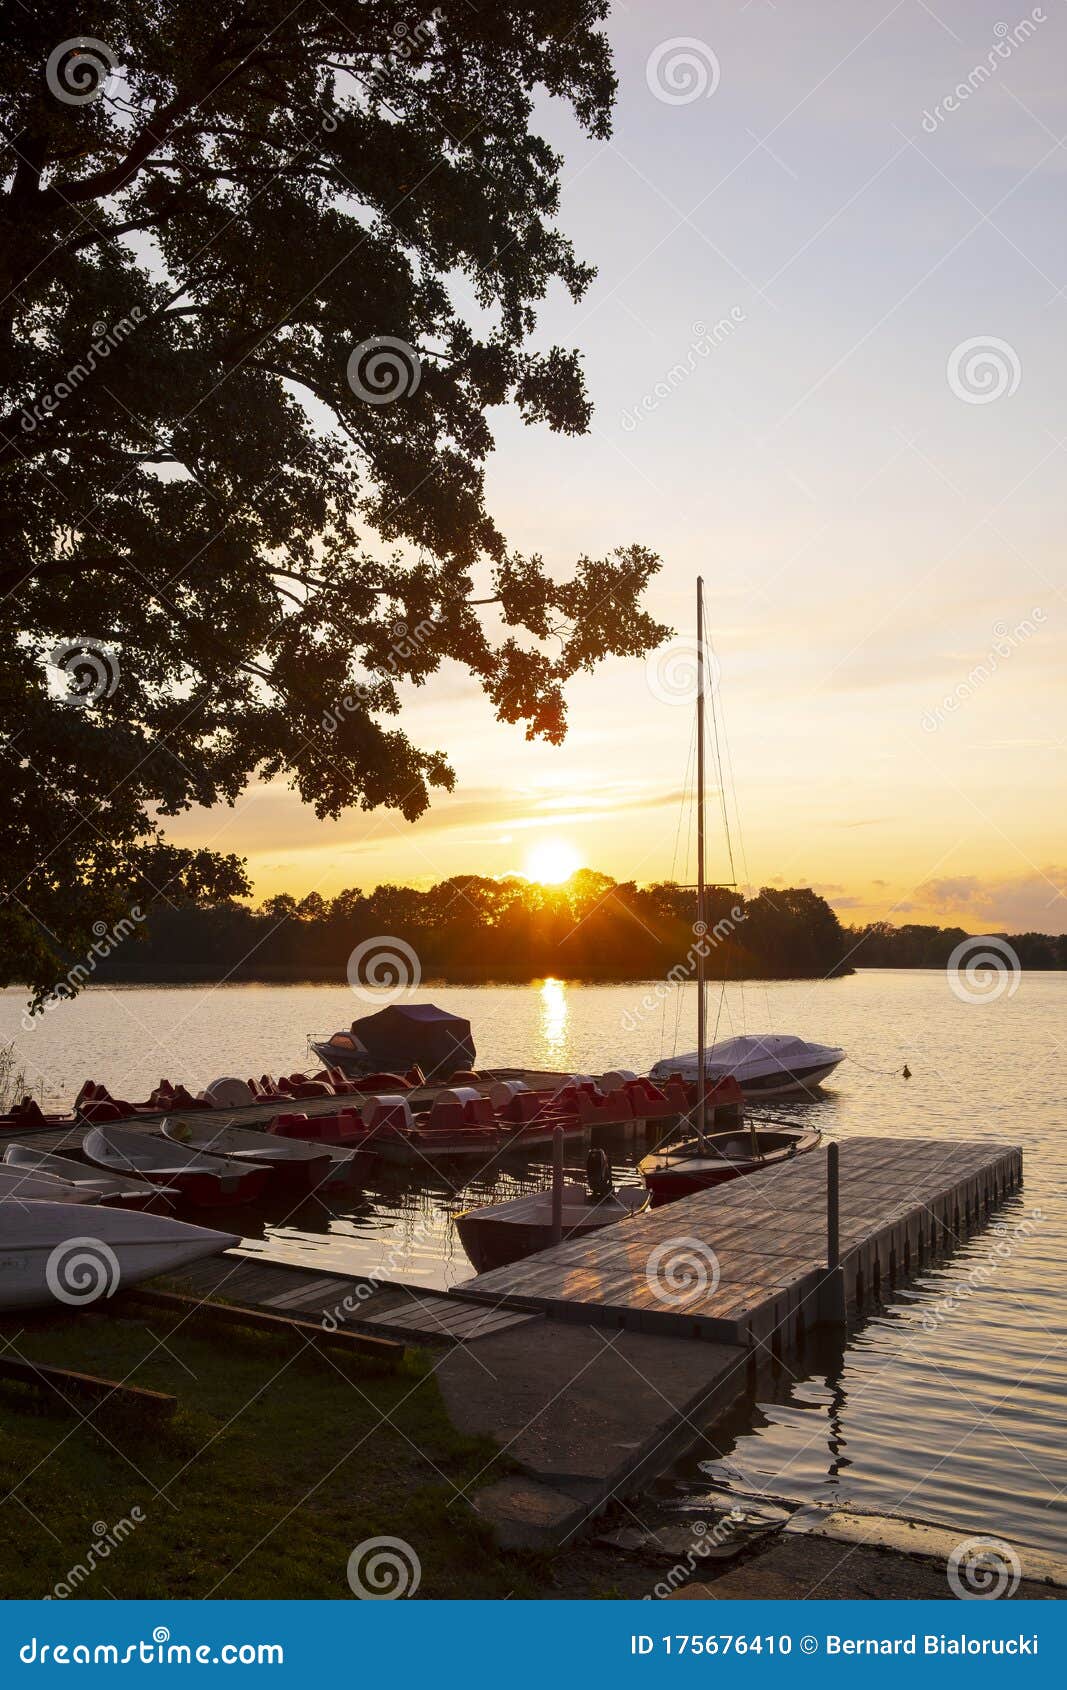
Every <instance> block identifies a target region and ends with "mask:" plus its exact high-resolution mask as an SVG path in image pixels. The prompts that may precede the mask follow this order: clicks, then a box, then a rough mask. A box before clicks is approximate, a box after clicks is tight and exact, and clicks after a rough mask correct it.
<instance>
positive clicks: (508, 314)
mask: <svg viewBox="0 0 1067 1690" xmlns="http://www.w3.org/2000/svg"><path fill="white" fill-rule="evenodd" d="M606 11H607V0H592V3H590V0H524V3H519V0H494V4H493V5H492V6H471V5H470V4H469V3H468V0H443V3H442V4H441V5H438V6H436V7H434V8H432V9H430V8H427V7H423V6H420V5H412V4H410V0H404V3H403V4H391V3H387V0H379V3H367V0H362V3H357V0H336V3H335V4H331V5H330V6H329V7H313V8H307V7H295V8H294V7H293V6H292V5H291V3H290V0H217V3H216V4H214V5H212V6H204V5H203V4H202V0H137V3H134V0H101V3H100V4H99V5H98V6H97V7H95V8H94V11H93V14H92V26H91V27H92V28H93V30H94V32H95V36H96V38H95V39H94V40H91V41H86V40H84V39H83V38H81V36H80V31H81V30H82V29H84V28H85V27H86V23H85V17H84V14H83V12H82V11H81V10H80V9H79V8H77V7H75V6H74V5H72V4H69V3H67V0H52V3H47V0H46V3H43V4H39V5H37V6H35V7H20V8H16V9H14V10H13V11H9V12H8V14H7V24H8V28H7V38H6V41H5V53H4V61H3V67H2V71H0V108H2V117H3V124H2V127H3V132H4V134H5V136H6V137H7V164H6V175H5V176H4V179H3V184H2V192H0V282H2V286H0V296H2V300H3V304H2V306H0V385H2V388H3V394H2V396H0V408H2V410H3V425H2V428H0V463H2V466H3V489H4V497H3V502H2V508H0V537H2V542H3V543H2V545H0V594H2V595H3V601H2V609H0V617H2V619H3V625H2V627H0V636H2V647H0V649H2V651H3V664H4V668H3V677H2V685H3V697H4V704H5V713H6V717H7V724H6V726H5V729H4V734H3V738H2V740H0V750H2V751H3V753H4V764H3V767H4V776H5V779H4V788H5V803H4V806H3V817H2V821H0V829H2V832H0V847H2V851H3V858H4V862H5V870H6V873H7V882H6V887H5V900H4V903H3V907H2V910H0V918H2V925H0V971H2V972H3V974H4V977H5V978H9V979H10V978H18V979H27V978H29V979H30V980H31V981H32V982H33V983H34V985H35V986H36V987H37V989H38V990H39V991H47V989H48V987H49V985H50V984H51V982H52V981H54V980H55V979H56V977H57V974H58V973H59V972H60V971H61V960H62V958H63V957H64V956H65V955H70V954H71V953H74V954H78V953H79V952H81V951H82V950H83V949H84V948H85V946H86V944H87V941H88V939H89V937H90V934H91V931H92V930H93V924H94V923H97V924H98V923H99V922H100V921H101V920H104V921H110V920H112V919H113V918H114V917H116V916H117V915H118V914H119V913H120V912H123V911H125V909H126V908H127V906H128V905H129V904H130V902H131V901H134V900H136V899H140V898H144V899H147V900H149V901H150V902H155V901H157V900H159V899H161V898H162V899H165V900H166V901H168V902H177V903H181V901H182V900H185V899H191V898H192V899H195V898H208V899H210V898H215V897H228V896H231V895H234V894H239V893H240V892H242V891H243V890H246V889H247V887H246V880H245V876H244V871H243V867H242V865H241V864H239V863H238V862H237V861H236V860H235V859H234V858H232V857H229V858H227V857H220V856H219V855H217V854H216V853H214V852H211V851H210V850H204V851H202V852H196V853H189V852H183V851H179V850H176V849H175V848H174V847H172V846H169V845H168V844H167V843H166V842H165V839H164V837H163V835H162V833H161V831H160V830H161V827H165V822H166V818H167V817H168V816H173V815H175V814H177V813H179V812H180V811H182V810H184V809H187V808H189V807H190V806H192V805H194V804H196V805H212V804H215V803H218V802H220V801H224V802H228V803H233V802H234V801H235V800H236V799H237V798H238V797H239V795H240V794H241V793H242V792H243V790H244V789H245V787H246V786H247V784H248V782H249V781H250V780H252V779H253V778H257V777H258V778H279V777H280V778H285V779H287V780H288V781H289V782H290V783H291V784H292V785H293V786H294V787H295V788H296V790H297V791H298V792H299V794H300V795H301V797H302V798H303V800H304V801H305V802H307V803H308V804H309V805H312V806H313V807H314V809H315V811H316V813H317V814H318V815H319V816H320V817H334V816H337V815H338V814H339V813H340V812H341V811H343V810H344V809H346V808H348V807H351V806H355V805H359V806H362V807H363V808H366V809H370V808H374V807H376V806H380V805H387V806H391V807H394V808H396V809H398V810H399V811H401V813H402V814H403V815H404V816H406V817H407V818H408V819H410V820H414V819H415V818H417V817H418V816H419V815H420V814H421V813H422V812H423V811H424V810H425V809H426V807H427V805H428V803H429V800H430V793H431V789H432V788H434V787H445V788H450V787H451V786H452V784H453V775H452V771H451V769H450V768H449V765H448V761H447V757H446V753H445V751H444V750H443V749H442V748H440V747H436V746H431V747H426V748H424V747H420V746H416V745H414V744H412V742H411V741H410V740H409V738H408V737H407V735H406V734H405V733H404V731H403V729H402V727H400V726H399V725H397V724H396V723H395V720H394V721H393V722H391V721H390V718H394V719H395V718H396V717H397V716H398V714H399V713H400V710H401V691H400V685H401V683H403V682H405V681H407V682H413V683H415V684H422V683H424V682H425V681H426V680H427V678H428V677H429V676H431V675H432V674H433V673H434V672H435V671H437V670H438V669H439V668H440V666H441V664H442V663H444V662H445V661H446V660H454V661H456V662H458V663H460V664H462V665H463V666H464V667H465V668H466V669H467V670H468V671H469V672H470V673H471V674H473V675H474V676H475V677H476V678H477V680H478V681H479V683H480V684H481V686H482V687H483V689H484V691H485V693H486V694H487V695H488V697H489V699H490V700H491V701H492V703H493V705H494V707H495V710H496V714H497V716H498V717H499V718H500V719H501V720H502V721H505V722H512V723H516V722H522V723H525V724H526V730H527V734H528V735H529V736H531V737H532V736H535V735H541V736H544V737H546V738H547V739H549V740H550V741H553V742H558V741H559V740H560V739H561V738H562V736H563V734H564V732H565V725H566V710H565V703H564V685H565V683H566V681H567V680H568V678H569V677H571V676H573V675H574V674H575V673H576V672H577V671H579V670H583V669H590V668H592V667H594V666H595V665H596V664H597V663H598V662H599V661H600V660H601V659H602V658H603V657H605V656H606V655H608V654H616V655H624V656H640V655H642V654H643V653H644V652H645V651H646V650H648V649H650V648H651V647H652V646H653V645H655V644H657V643H658V642H659V641H660V640H661V639H662V638H663V637H664V636H665V635H666V633H667V630H666V629H665V628H663V627H661V626H660V625H659V624H657V623H656V622H655V621H654V620H653V619H652V618H651V617H650V616H649V615H648V614H647V612H645V611H644V610H643V609H642V608H641V604H640V599H641V595H642V592H643V590H644V588H645V586H646V584H647V582H648V580H649V578H650V577H651V576H652V574H653V573H654V572H655V570H656V569H657V568H658V567H659V564H658V559H657V558H656V557H655V555H654V554H653V553H651V552H650V551H648V550H646V549H645V548H644V547H642V546H639V545H626V546H623V547H621V548H620V549H617V550H615V551H614V552H611V553H609V554H608V555H607V556H605V557H602V558H599V559H593V558H589V557H586V556H582V557H579V558H578V559H577V560H576V561H575V562H574V564H573V565H572V566H571V567H570V569H569V571H568V572H567V573H566V575H565V578H563V579H558V578H557V577H556V576H555V575H553V574H552V573H550V572H549V570H548V568H547V567H546V565H545V563H544V561H543V560H542V559H541V558H540V557H539V556H536V555H535V556H521V555H519V554H518V553H517V552H515V551H514V550H513V549H511V548H509V546H508V544H507V542H506V540H505V538H504V536H503V535H502V534H501V532H500V530H499V529H498V527H497V526H496V524H495V522H494V521H493V518H492V516H491V515H490V513H489V512H488V511H487V509H486V507H485V503H484V498H483V490H484V489H483V471H484V463H485V460H486V457H487V455H488V453H489V452H490V451H491V449H492V445H493V438H492V433H491V431H490V426H489V422H488V420H487V413H488V412H489V411H490V410H491V409H492V408H493V407H496V406H502V405H505V404H509V403H510V404H514V405H515V406H517V407H518V410H519V412H520V414H521V415H522V417H523V418H524V420H525V421H526V422H527V423H544V424H546V425H547V426H548V427H550V428H552V429H554V430H556V431H558V432H562V433H566V434H577V433H580V432H582V431H583V430H584V429H585V428H586V426H587V424H588V419H589V414H590V405H589V400H588V398H587V395H586V392H585V388H584V384H583V380H582V375H581V370H580V365H579V360H578V357H577V355H576V354H575V353H574V352H570V351H566V350H563V349H561V348H559V347H549V348H546V347H543V346H537V345H534V344H533V335H534V331H535V328H536V320H537V304H538V302H539V301H540V300H541V299H542V298H543V297H544V295H545V293H546V291H547V289H548V288H549V287H550V285H552V284H554V283H561V284H562V285H563V286H564V287H565V288H567V289H568V290H569V292H570V293H571V295H572V296H573V297H574V298H576V299H577V298H579V297H580V296H581V295H582V293H583V292H584V291H585V289H586V288H587V287H588V284H589V282H590V279H591V276H592V274H593V272H592V271H591V270H590V269H589V268H588V266H586V265H584V264H582V263H581V262H579V260H578V259H577V257H576V256H575V254H574V252H573V250H572V248H571V246H570V244H569V242H568V241H567V240H566V239H565V238H564V237H563V235H562V234H561V233H560V232H559V230H558V229H557V228H555V227H554V224H553V217H554V213H555V212H556V210H557V207H558V199H559V173H560V166H561V159H560V157H559V155H558V154H557V153H556V152H555V151H554V150H553V149H552V148H551V147H549V146H548V144H547V143H546V142H545V141H544V140H543V139H542V138H541V137H540V136H539V135H537V134H536V133H535V132H534V131H533V129H532V127H531V117H532V110H533V96H534V92H535V90H547V91H548V93H549V94H550V95H551V96H555V97H557V98H559V99H561V100H564V101H566V102H568V103H569V104H570V105H571V106H572V107H573V110H574V112H575V114H576V116H577V118H578V120H579V122H580V123H581V124H582V125H583V126H584V128H585V129H586V130H587V131H588V132H589V133H590V134H591V135H593V136H595V137H605V136H606V135H607V134H608V132H609V115H610V108H611V102H612V98H613V92H614V78H613V74H612V70H611V63H610V56H609V51H608V47H607V44H606V41H605V38H604V36H603V34H602V33H601V31H600V29H599V28H598V25H599V23H600V22H601V21H602V19H603V17H604V15H605V13H606ZM109 71H110V72H111V74H108V73H109ZM42 654H48V655H49V656H50V658H51V663H50V666H47V667H46V666H45V665H44V664H43V663H42Z"/></svg>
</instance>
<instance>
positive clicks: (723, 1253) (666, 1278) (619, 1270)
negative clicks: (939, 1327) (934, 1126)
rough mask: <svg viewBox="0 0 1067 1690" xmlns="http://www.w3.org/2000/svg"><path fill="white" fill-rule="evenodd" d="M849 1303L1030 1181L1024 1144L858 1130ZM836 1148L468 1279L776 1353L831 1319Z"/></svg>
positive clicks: (547, 1303)
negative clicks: (828, 1296) (829, 1218)
mask: <svg viewBox="0 0 1067 1690" xmlns="http://www.w3.org/2000/svg"><path fill="white" fill-rule="evenodd" d="M840 1155H841V1205H840V1217H841V1218H840V1236H841V1266H842V1278H843V1289H844V1296H845V1301H846V1304H847V1306H849V1307H854V1306H856V1305H857V1304H858V1303H862V1301H863V1299H864V1296H865V1294H866V1293H867V1292H868V1291H870V1290H872V1289H873V1288H874V1287H876V1286H877V1285H878V1284H879V1283H880V1282H887V1281H888V1280H889V1279H890V1277H896V1278H900V1277H903V1276H904V1275H906V1274H907V1273H908V1272H910V1271H911V1270H912V1269H914V1268H916V1267H917V1266H918V1265H919V1263H920V1261H922V1260H923V1259H924V1258H925V1256H926V1255H927V1254H928V1253H929V1252H930V1251H931V1250H933V1249H937V1248H941V1247H945V1246H947V1245H951V1244H952V1243H953V1242H955V1241H958V1239H959V1237H960V1234H961V1233H962V1232H963V1231H964V1230H966V1229H967V1228H969V1227H971V1226H974V1225H977V1224H979V1223H980V1221H981V1220H982V1219H984V1217H985V1215H986V1214H987V1213H988V1210H989V1209H990V1207H991V1206H992V1205H993V1204H994V1203H996V1202H999V1201H1000V1199H1001V1198H1002V1197H1003V1196H1004V1195H1005V1194H1006V1193H1007V1192H1008V1191H1009V1190H1012V1189H1014V1188H1015V1186H1016V1185H1017V1184H1018V1183H1019V1181H1020V1179H1021V1177H1022V1152H1021V1151H1020V1150H1019V1149H1018V1148H1017V1147H1015V1146H1012V1145H1006V1144H998V1143H983V1142H980V1141H973V1140H963V1141H942V1140H931V1139H888V1138H854V1139H847V1140H845V1141H844V1142H843V1143H842V1144H841V1146H840ZM825 1265H826V1152H825V1150H819V1151H814V1152H812V1153H810V1154H809V1155H806V1156H803V1157H800V1158H798V1159H797V1160H796V1161H795V1162H787V1163H784V1164H783V1165H781V1166H780V1167H778V1168H775V1169H772V1170H769V1171H768V1172H767V1173H766V1174H756V1175H753V1176H750V1177H749V1178H747V1179H737V1180H732V1181H730V1182H729V1183H728V1184H726V1185H723V1186H719V1187H718V1188H716V1189H714V1190H711V1191H707V1192H701V1193H699V1194H697V1195H696V1196H693V1197H687V1198H683V1199H682V1200H681V1201H680V1202H677V1203H669V1204H666V1205H664V1206H663V1207H662V1208H659V1209H654V1210H652V1211H651V1212H650V1213H649V1214H646V1215H641V1216H638V1217H636V1218H635V1219H633V1220H629V1221H623V1222H620V1224H619V1225H618V1226H613V1227H608V1228H605V1230H604V1231H603V1232H599V1233H597V1234H595V1235H594V1236H593V1237H591V1238H584V1239H574V1240H571V1241H570V1242H569V1243H565V1244H559V1245H557V1246H556V1247H555V1248H554V1249H551V1250H546V1251H542V1252H541V1253H540V1254H539V1255H537V1256H533V1257H530V1258H528V1259H527V1260H526V1261H523V1262H515V1263H513V1264H511V1265H510V1266H508V1267H504V1268H496V1269H494V1270H493V1271H492V1272H490V1273H483V1274H479V1275H478V1276H477V1277H476V1278H474V1279H471V1280H467V1281H466V1282H465V1283H463V1284H461V1285H459V1286H457V1287H456V1293H457V1295H459V1296H462V1297H464V1298H467V1299H468V1300H470V1299H479V1298H480V1299H482V1300H483V1301H486V1302H491V1303H493V1304H495V1305H496V1306H498V1307H507V1308H525V1309H529V1310H537V1311H540V1312H543V1313H551V1314H553V1315H555V1316H556V1317H557V1318H563V1319H569V1320H579V1321H585V1322H591V1323H595V1324H600V1325H612V1326H623V1327H627V1328H636V1329H639V1330H644V1331H649V1332H652V1331H660V1332H664V1333H669V1332H675V1333H680V1332H688V1333H690V1334H691V1335H693V1336H699V1337H708V1338H715V1339H719V1340H722V1341H727V1342H734V1343H743V1344H753V1343H770V1344H772V1345H773V1346H774V1347H775V1348H778V1347H785V1346H786V1345H788V1344H789V1343H790V1342H792V1341H794V1340H795V1339H796V1337H797V1336H798V1335H799V1332H800V1331H801V1330H802V1329H803V1327H805V1326H811V1325H815V1324H817V1323H818V1321H819V1320H820V1318H822V1316H823V1313H824V1310H823V1308H822V1306H821V1295H822V1292H823V1287H824V1281H825Z"/></svg>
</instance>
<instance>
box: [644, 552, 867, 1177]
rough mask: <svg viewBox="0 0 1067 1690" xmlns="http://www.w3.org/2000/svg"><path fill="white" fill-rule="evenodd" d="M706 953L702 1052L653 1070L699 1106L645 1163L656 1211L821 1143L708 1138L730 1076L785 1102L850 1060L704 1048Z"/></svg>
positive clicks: (791, 1134) (804, 1048) (748, 1135)
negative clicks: (683, 1088) (680, 1135)
mask: <svg viewBox="0 0 1067 1690" xmlns="http://www.w3.org/2000/svg"><path fill="white" fill-rule="evenodd" d="M704 672H705V649H704V582H703V579H702V577H700V576H698V577H697V925H696V931H697V932H698V933H706V932H707V922H706V920H705V914H706V910H705V886H706V871H705V853H704V706H705V682H704ZM704 949H705V947H704V946H702V945H700V946H697V947H696V982H697V1048H696V1050H695V1051H694V1052H693V1053H692V1054H691V1055H688V1056H682V1057H671V1058H668V1059H666V1060H664V1061H662V1062H658V1063H656V1065H655V1067H654V1068H653V1069H652V1070H651V1075H650V1078H652V1079H654V1080H655V1079H660V1078H663V1079H666V1078H668V1077H669V1076H670V1075H671V1074H675V1073H680V1074H681V1075H682V1077H683V1078H687V1079H690V1080H695V1082H696V1105H695V1108H694V1109H693V1111H692V1117H691V1118H692V1121H693V1126H694V1127H695V1129H696V1130H695V1133H693V1134H692V1135H690V1136H687V1137H686V1138H684V1139H683V1140H681V1142H679V1143H676V1144H673V1145H670V1146H668V1147H667V1148H666V1149H664V1150H658V1151H655V1152H654V1153H653V1154H652V1155H650V1156H646V1157H645V1159H644V1161H643V1162H642V1163H641V1173H642V1174H643V1175H644V1179H645V1184H646V1185H647V1186H648V1189H649V1190H650V1191H651V1193H652V1201H653V1204H654V1205H657V1206H658V1205H659V1204H661V1203H670V1202H671V1201H673V1199H674V1198H676V1197H687V1196H690V1195H691V1194H692V1193H693V1192H696V1191H704V1190H706V1189H707V1188H708V1187H709V1186H714V1185H721V1184H722V1183H723V1182H724V1181H725V1180H730V1179H736V1178H738V1177H739V1176H740V1175H742V1174H754V1173H760V1172H762V1171H764V1170H765V1169H767V1168H771V1167H774V1166H776V1165H778V1164H780V1163H782V1162H785V1161H788V1160H790V1159H791V1158H792V1157H794V1156H800V1155H803V1154H804V1153H805V1152H807V1151H811V1150H814V1149H815V1147H816V1145H817V1144H818V1143H819V1140H820V1138H821V1136H822V1134H821V1133H820V1131H819V1129H818V1128H817V1127H794V1126H792V1125H790V1124H788V1123H784V1122H783V1123H775V1124H773V1125H768V1126H756V1125H755V1124H752V1125H750V1126H748V1127H737V1126H735V1127H731V1128H730V1129H729V1130H727V1131H725V1132H716V1131H712V1132H708V1130H707V1122H708V1116H707V1096H708V1088H709V1083H710V1085H712V1086H714V1085H716V1084H718V1083H719V1082H720V1081H722V1080H723V1079H724V1078H726V1077H727V1076H729V1077H731V1078H733V1079H736V1081H737V1082H738V1084H739V1085H740V1087H741V1091H742V1094H743V1095H746V1096H753V1095H759V1096H760V1097H770V1096H782V1095H784V1094H786V1093H788V1092H791V1091H795V1090H797V1089H807V1088H808V1087H810V1086H812V1085H815V1084H817V1083H818V1081H819V1080H820V1079H825V1078H826V1075H827V1074H829V1073H830V1072H832V1070H833V1069H834V1068H836V1067H837V1064H838V1063H839V1062H843V1061H844V1057H845V1053H844V1051H843V1050H837V1049H835V1048H833V1047H830V1046H825V1045H808V1044H807V1041H806V1040H803V1039H798V1038H796V1037H794V1036H792V1035H788V1034H785V1035H779V1034H753V1035H751V1036H742V1037H740V1038H734V1039H728V1040H726V1041H724V1042H723V1043H721V1044H716V1045H712V1046H711V1047H710V1049H709V1048H708V1045H707V1037H706V1035H707V992H706V973H707V970H706V967H705V955H704Z"/></svg>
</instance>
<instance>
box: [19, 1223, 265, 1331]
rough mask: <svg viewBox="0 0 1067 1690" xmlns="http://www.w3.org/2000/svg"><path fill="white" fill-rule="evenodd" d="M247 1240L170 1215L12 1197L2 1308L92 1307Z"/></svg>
mask: <svg viewBox="0 0 1067 1690" xmlns="http://www.w3.org/2000/svg"><path fill="white" fill-rule="evenodd" d="M240 1242H241V1241H240V1239H239V1238H236V1237H235V1236H234V1235H233V1234H232V1233H229V1232H214V1231H211V1230H209V1229H208V1228H207V1227H203V1226H189V1225H187V1224H186V1222H184V1221H176V1220H172V1219H171V1218H170V1217H169V1216H166V1215H145V1214H139V1213H137V1212H136V1211H134V1210H129V1209H104V1208H95V1209H92V1210H88V1209H85V1208H72V1207H71V1206H70V1205H69V1204H67V1203H47V1202H32V1203H21V1202H16V1201H15V1200H14V1199H12V1200H10V1201H8V1202H5V1203H3V1204H2V1205H0V1309H25V1308H41V1307H47V1306H50V1305H54V1304H57V1303H59V1304H62V1303H65V1304H67V1305H68V1306H69V1307H71V1308H85V1307H87V1306H89V1305H91V1304H93V1303H96V1302H99V1301H101V1300H103V1299H104V1298H107V1297H112V1296H114V1294H115V1292H116V1291H118V1290H121V1289H122V1288H123V1287H124V1286H127V1285H137V1284H138V1283H139V1282H140V1281H141V1280H142V1279H151V1278H153V1277H154V1276H155V1275H156V1274H160V1273H173V1272H174V1270H175V1269H176V1268H181V1267H185V1266H186V1265H187V1264H188V1263H189V1262H195V1261H199V1260H200V1258H201V1257H202V1256H216V1255H218V1254H219V1252H220V1251H222V1250H228V1249H229V1248H230V1246H231V1245H233V1244H239V1243H240Z"/></svg>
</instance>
